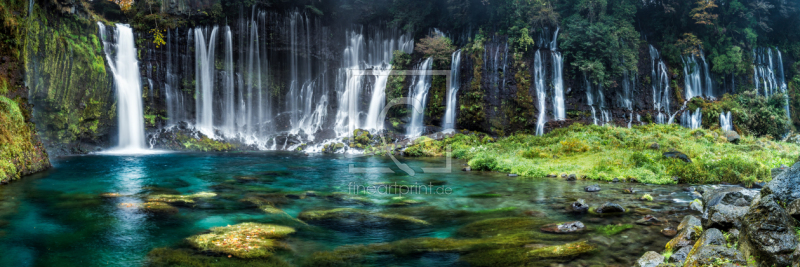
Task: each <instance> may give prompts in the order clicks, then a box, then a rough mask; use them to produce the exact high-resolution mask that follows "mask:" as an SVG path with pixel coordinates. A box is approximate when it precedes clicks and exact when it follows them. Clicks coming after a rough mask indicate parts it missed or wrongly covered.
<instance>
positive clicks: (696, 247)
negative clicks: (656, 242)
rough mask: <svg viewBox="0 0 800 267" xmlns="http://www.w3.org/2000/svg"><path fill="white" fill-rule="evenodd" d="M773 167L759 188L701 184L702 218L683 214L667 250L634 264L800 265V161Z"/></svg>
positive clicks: (642, 266)
mask: <svg viewBox="0 0 800 267" xmlns="http://www.w3.org/2000/svg"><path fill="white" fill-rule="evenodd" d="M773 172H777V174H776V173H773V175H774V178H773V180H772V181H770V182H768V183H767V184H766V185H765V186H764V187H763V188H762V189H760V190H752V189H746V188H742V187H739V186H703V187H700V190H701V191H702V202H703V203H702V204H703V206H704V207H703V209H702V211H703V213H702V215H701V216H700V218H699V219H698V218H697V217H696V216H693V215H687V216H686V217H684V219H683V221H682V222H681V224H680V225H679V226H678V229H677V231H678V233H677V235H676V236H675V238H673V239H672V240H671V241H670V242H669V243H667V246H666V247H665V248H664V250H663V251H662V252H661V253H659V252H657V251H649V252H647V253H645V254H644V255H643V256H642V257H641V258H640V259H639V260H637V262H636V265H635V266H636V267H656V266H662V267H663V266H798V265H800V247H799V246H798V244H800V242H798V232H797V230H798V229H797V228H796V227H797V225H798V224H797V221H796V219H797V218H800V191H798V189H800V188H798V187H800V162H798V163H795V164H794V165H793V166H792V167H791V168H779V169H776V170H774V171H773ZM692 204H693V205H695V203H694V202H693V203H692Z"/></svg>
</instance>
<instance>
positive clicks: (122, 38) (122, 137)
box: [97, 22, 145, 153]
mask: <svg viewBox="0 0 800 267" xmlns="http://www.w3.org/2000/svg"><path fill="white" fill-rule="evenodd" d="M97 25H98V26H99V28H100V37H101V39H102V40H103V51H104V52H105V55H106V60H107V61H108V66H109V69H110V70H111V73H112V74H113V76H114V86H115V89H116V91H117V94H116V95H117V127H118V129H119V142H118V144H117V147H116V149H114V150H116V151H118V152H120V153H141V152H142V151H144V150H145V142H144V112H143V109H142V88H141V84H140V82H141V76H140V75H139V62H138V61H137V60H136V46H135V44H134V41H133V30H132V29H131V28H130V26H128V25H124V24H120V23H117V26H116V29H115V30H114V37H113V39H112V40H108V38H107V37H106V26H105V25H104V24H103V23H101V22H98V23H97ZM113 41H116V44H114V42H113ZM112 55H116V57H115V58H112Z"/></svg>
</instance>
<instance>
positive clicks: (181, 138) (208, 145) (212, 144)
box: [175, 133, 238, 152]
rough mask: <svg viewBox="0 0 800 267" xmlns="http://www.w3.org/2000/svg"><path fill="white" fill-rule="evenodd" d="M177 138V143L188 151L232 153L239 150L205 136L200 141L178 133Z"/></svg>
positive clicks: (232, 145) (231, 145)
mask: <svg viewBox="0 0 800 267" xmlns="http://www.w3.org/2000/svg"><path fill="white" fill-rule="evenodd" d="M175 137H176V138H175V139H176V141H177V142H178V143H180V144H181V145H182V146H183V147H182V148H181V149H183V150H188V151H202V152H210V151H231V150H235V149H237V148H238V147H237V146H236V145H234V144H231V143H226V142H222V141H217V140H214V139H211V138H208V137H207V136H205V135H203V136H201V137H200V138H199V139H196V138H193V137H190V136H187V135H185V134H183V133H178V134H176V135H175Z"/></svg>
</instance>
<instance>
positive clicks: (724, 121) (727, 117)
mask: <svg viewBox="0 0 800 267" xmlns="http://www.w3.org/2000/svg"><path fill="white" fill-rule="evenodd" d="M719 128H720V129H722V131H725V132H727V131H733V117H731V112H730V111H728V113H727V114H726V113H725V112H722V113H720V114H719Z"/></svg>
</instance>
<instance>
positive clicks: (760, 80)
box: [753, 47, 791, 119]
mask: <svg viewBox="0 0 800 267" xmlns="http://www.w3.org/2000/svg"><path fill="white" fill-rule="evenodd" d="M773 51H774V52H773ZM753 71H754V73H755V74H754V75H753V84H754V85H755V87H756V93H758V94H761V95H764V96H767V97H769V96H772V95H774V94H776V93H782V94H786V91H787V86H786V77H785V76H784V73H783V55H782V54H781V51H780V50H778V49H777V48H764V47H760V48H755V49H753ZM785 109H786V116H788V117H789V118H790V119H791V113H790V112H789V99H788V97H787V99H786V104H785Z"/></svg>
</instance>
